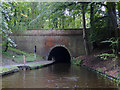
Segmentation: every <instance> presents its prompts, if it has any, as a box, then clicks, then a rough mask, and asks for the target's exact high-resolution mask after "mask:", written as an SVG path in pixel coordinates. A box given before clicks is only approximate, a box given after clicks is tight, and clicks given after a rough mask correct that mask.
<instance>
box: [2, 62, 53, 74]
mask: <svg viewBox="0 0 120 90" xmlns="http://www.w3.org/2000/svg"><path fill="white" fill-rule="evenodd" d="M52 64H53V62H52V63H48V64H43V65H36V66H33V67H31V66H28V65H25V66H16V67H18V69H13V70H10V71H7V72H3V73H2V74H0V76H6V75H9V74H13V73H16V72H19V71H21V70H26V71H27V70H34V69H40V68H43V67H47V66H49V65H52ZM21 68H22V69H21ZM24 68H25V69H24Z"/></svg>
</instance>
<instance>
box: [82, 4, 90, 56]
mask: <svg viewBox="0 0 120 90" xmlns="http://www.w3.org/2000/svg"><path fill="white" fill-rule="evenodd" d="M82 18H83V39H84V45H85V52H86V55H89V54H90V50H89V44H88V38H87V31H86V22H85V3H82Z"/></svg>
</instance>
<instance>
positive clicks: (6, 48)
mask: <svg viewBox="0 0 120 90" xmlns="http://www.w3.org/2000/svg"><path fill="white" fill-rule="evenodd" d="M7 50H8V40H7V41H6V46H5V52H7Z"/></svg>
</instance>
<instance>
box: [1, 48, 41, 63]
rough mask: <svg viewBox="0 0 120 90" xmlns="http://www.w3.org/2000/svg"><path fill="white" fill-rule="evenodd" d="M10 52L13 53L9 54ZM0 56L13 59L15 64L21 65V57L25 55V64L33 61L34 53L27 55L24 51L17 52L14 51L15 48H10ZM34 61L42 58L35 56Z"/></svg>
mask: <svg viewBox="0 0 120 90" xmlns="http://www.w3.org/2000/svg"><path fill="white" fill-rule="evenodd" d="M10 51H11V52H13V53H11V52H10ZM2 55H3V56H5V57H6V58H8V59H10V60H13V59H14V61H15V62H17V63H23V62H24V58H23V55H25V60H26V62H33V61H35V58H34V53H27V52H25V51H22V50H19V49H16V48H11V47H9V50H8V52H4V51H2ZM13 56H14V58H13ZM36 59H42V57H41V56H39V55H37V56H36Z"/></svg>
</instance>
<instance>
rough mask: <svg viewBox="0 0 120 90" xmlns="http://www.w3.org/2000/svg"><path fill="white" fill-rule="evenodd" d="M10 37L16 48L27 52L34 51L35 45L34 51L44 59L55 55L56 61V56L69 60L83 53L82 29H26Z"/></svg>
mask: <svg viewBox="0 0 120 90" xmlns="http://www.w3.org/2000/svg"><path fill="white" fill-rule="evenodd" d="M11 38H12V39H13V40H14V41H15V43H16V44H17V48H18V49H20V50H23V51H26V52H29V53H34V48H35V46H36V53H37V54H38V55H40V56H42V57H45V59H46V60H47V59H51V58H53V56H55V59H56V60H57V61H59V59H58V57H59V58H60V59H61V60H62V58H65V60H66V61H69V60H70V59H71V58H72V57H77V56H80V55H84V54H85V50H84V44H83V42H84V41H83V36H82V30H27V31H25V32H24V33H23V34H21V35H11ZM56 46H58V47H56ZM60 46H61V47H60ZM53 47H55V48H53ZM66 49H67V50H66ZM59 55H61V56H62V57H60V56H59ZM63 56H65V57H63Z"/></svg>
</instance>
